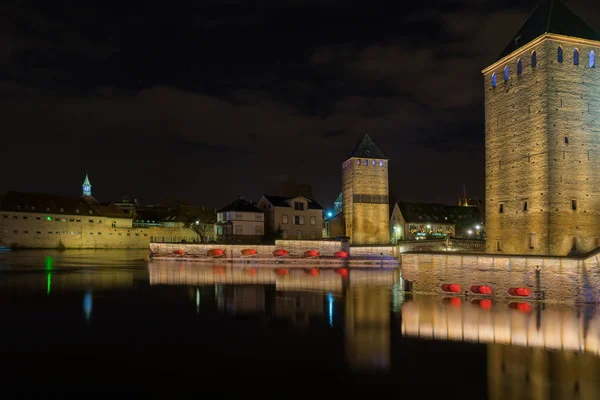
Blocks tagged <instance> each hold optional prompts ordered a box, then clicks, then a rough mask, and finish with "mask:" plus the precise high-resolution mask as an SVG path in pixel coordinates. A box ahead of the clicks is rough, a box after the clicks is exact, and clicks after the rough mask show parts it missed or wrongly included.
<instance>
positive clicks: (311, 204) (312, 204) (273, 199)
mask: <svg viewBox="0 0 600 400" xmlns="http://www.w3.org/2000/svg"><path fill="white" fill-rule="evenodd" d="M263 197H264V198H265V199H267V201H268V202H269V203H271V205H272V206H273V207H291V205H290V203H289V201H290V200H292V199H296V198H298V197H302V198H303V199H306V201H307V202H308V209H309V210H322V209H323V207H321V205H320V204H319V203H317V201H316V200H314V199H309V198H307V197H304V196H294V197H283V196H270V195H264V196H263Z"/></svg>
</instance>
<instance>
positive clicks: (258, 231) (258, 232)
mask: <svg viewBox="0 0 600 400" xmlns="http://www.w3.org/2000/svg"><path fill="white" fill-rule="evenodd" d="M254 234H255V235H256V236H261V235H262V227H261V226H255V227H254Z"/></svg>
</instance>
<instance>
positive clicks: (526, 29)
mask: <svg viewBox="0 0 600 400" xmlns="http://www.w3.org/2000/svg"><path fill="white" fill-rule="evenodd" d="M545 33H554V34H556V35H563V36H572V37H576V38H580V39H589V40H597V41H600V34H598V32H596V31H595V30H594V29H592V28H591V27H590V26H589V25H588V24H586V23H585V22H584V21H583V19H581V18H580V17H579V16H578V15H577V14H575V13H574V12H573V11H571V9H570V8H569V7H567V6H566V5H564V4H563V3H562V1H561V0H543V1H542V2H541V3H540V4H539V5H538V6H537V7H536V8H535V10H533V13H532V14H531V16H530V17H529V18H528V19H527V21H525V23H524V24H523V26H521V28H520V29H519V31H518V32H517V34H516V35H515V36H514V37H513V38H512V39H511V41H510V42H509V43H508V45H507V46H506V48H505V49H504V51H503V52H502V54H500V57H498V60H500V59H502V58H504V57H506V56H507V55H509V54H510V53H512V52H513V51H515V50H517V49H518V48H520V47H522V46H524V45H526V44H527V43H529V42H531V41H532V40H534V39H535V38H537V37H539V36H542V35H543V34H545ZM498 60H496V61H498Z"/></svg>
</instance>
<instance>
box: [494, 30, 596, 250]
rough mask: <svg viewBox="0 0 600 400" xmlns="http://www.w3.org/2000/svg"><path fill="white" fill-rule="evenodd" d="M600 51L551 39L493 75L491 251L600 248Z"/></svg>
mask: <svg viewBox="0 0 600 400" xmlns="http://www.w3.org/2000/svg"><path fill="white" fill-rule="evenodd" d="M559 46H561V47H562V49H563V54H564V59H563V62H562V63H561V62H558V60H557V49H558V47H559ZM599 46H600V43H598V42H592V41H588V40H581V39H575V38H567V37H564V36H558V35H545V36H544V37H542V38H541V39H538V40H534V41H533V42H531V43H530V44H528V45H526V46H523V47H522V48H520V49H519V50H518V51H516V52H514V53H513V54H511V55H510V56H509V57H507V58H506V59H504V60H501V62H498V63H496V64H494V65H492V66H491V67H490V68H488V69H486V70H485V71H484V88H485V149H486V234H487V238H488V244H487V251H488V252H498V253H500V252H502V253H508V254H532V255H567V254H568V253H570V252H571V250H572V248H573V247H575V249H576V250H575V251H576V252H580V253H581V252H586V251H590V250H592V249H594V248H595V247H597V246H598V237H599V236H600V234H599V233H598V227H599V226H600V190H598V189H599V188H600V174H598V173H597V172H596V171H598V170H599V168H600V158H599V157H598V146H599V145H600V135H599V132H598V131H599V130H600V71H599V70H598V68H589V67H588V55H589V52H590V51H591V50H594V51H595V52H596V54H598V52H599V51H600V48H599ZM575 48H577V49H578V50H579V60H580V62H579V65H574V63H573V50H574V49H575ZM533 51H535V54H536V59H537V66H535V67H533V66H532V52H533ZM519 59H521V60H522V74H520V75H518V74H517V63H518V61H519ZM506 66H508V69H509V79H508V81H505V80H504V72H503V71H504V68H505V67H506ZM492 74H496V82H497V85H496V87H493V86H492ZM573 200H575V201H576V203H577V204H576V210H573V209H572V207H571V204H572V201H573ZM525 204H526V206H525ZM500 207H502V210H500Z"/></svg>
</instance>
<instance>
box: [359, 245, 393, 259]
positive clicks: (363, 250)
mask: <svg viewBox="0 0 600 400" xmlns="http://www.w3.org/2000/svg"><path fill="white" fill-rule="evenodd" d="M381 254H383V255H384V256H392V257H398V246H350V255H351V256H354V257H357V256H380V255H381Z"/></svg>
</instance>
